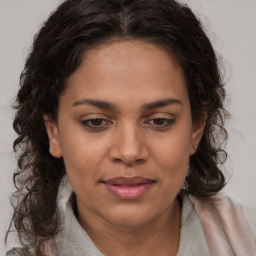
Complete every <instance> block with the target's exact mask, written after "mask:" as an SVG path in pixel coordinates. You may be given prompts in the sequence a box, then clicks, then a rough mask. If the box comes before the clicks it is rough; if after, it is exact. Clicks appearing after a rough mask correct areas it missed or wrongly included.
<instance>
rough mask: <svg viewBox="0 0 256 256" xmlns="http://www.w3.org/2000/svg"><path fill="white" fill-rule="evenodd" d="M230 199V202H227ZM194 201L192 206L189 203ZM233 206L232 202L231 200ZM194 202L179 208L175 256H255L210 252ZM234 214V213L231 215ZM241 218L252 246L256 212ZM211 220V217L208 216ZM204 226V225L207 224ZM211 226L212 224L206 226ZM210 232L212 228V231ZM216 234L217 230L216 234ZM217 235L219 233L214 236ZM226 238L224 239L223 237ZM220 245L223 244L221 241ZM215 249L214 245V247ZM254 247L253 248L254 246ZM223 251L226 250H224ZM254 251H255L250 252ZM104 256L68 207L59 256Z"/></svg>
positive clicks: (251, 253)
mask: <svg viewBox="0 0 256 256" xmlns="http://www.w3.org/2000/svg"><path fill="white" fill-rule="evenodd" d="M228 200H230V199H228ZM192 202H193V203H192ZM231 202H232V203H233V201H232V200H231ZM195 204H196V202H195V201H194V200H193V198H192V200H191V199H190V198H189V197H188V196H185V197H184V199H183V205H182V218H181V232H180V244H179V249H178V253H177V256H193V255H195V256H200V255H202V256H208V255H209V256H212V255H225V256H229V255H230V256H231V255H239V256H249V255H250V256H254V255H256V250H255V253H254V252H253V251H252V252H249V254H248V253H247V254H241V255H240V254H236V252H228V253H229V254H219V253H222V252H224V251H222V250H223V249H222V247H220V249H218V248H216V253H218V254H216V253H214V252H210V250H209V246H208V243H207V241H206V236H205V231H204V229H203V226H202V224H201V221H202V220H201V219H200V218H199V216H198V213H197V212H199V211H200V210H197V211H196V207H194V206H195ZM232 214H233V213H232ZM244 215H245V217H246V219H247V223H248V227H249V226H250V231H251V232H252V233H254V238H253V240H254V245H255V237H256V211H252V210H250V209H249V208H246V207H245V208H244ZM209 217H210V216H209ZM208 224H209V223H207V224H206V225H208ZM209 225H211V224H209ZM212 231H213V232H215V231H214V229H213V230H212ZM216 232H217V231H216ZM216 234H217V235H218V236H219V234H218V233H216ZM222 239H225V238H222ZM221 243H222V242H221ZM214 247H215V245H214ZM255 248H256V247H255ZM224 250H225V252H226V248H224ZM252 250H254V249H252ZM81 255H84V256H104V255H103V254H102V253H101V252H100V251H99V250H98V249H97V248H96V246H95V245H94V244H93V242H92V241H91V239H90V237H89V236H88V234H87V233H86V232H85V231H84V229H83V228H82V227H81V226H80V224H79V223H78V221H77V219H76V217H75V215H74V212H73V209H72V206H71V203H68V204H67V211H66V219H65V225H64V230H63V233H62V236H61V239H60V245H59V254H58V256H81Z"/></svg>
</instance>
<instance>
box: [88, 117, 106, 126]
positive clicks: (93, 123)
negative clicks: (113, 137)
mask: <svg viewBox="0 0 256 256" xmlns="http://www.w3.org/2000/svg"><path fill="white" fill-rule="evenodd" d="M103 121H104V120H103V119H101V118H97V119H91V120H89V121H88V123H90V124H91V126H101V125H102V124H103Z"/></svg>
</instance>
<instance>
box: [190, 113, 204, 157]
mask: <svg viewBox="0 0 256 256" xmlns="http://www.w3.org/2000/svg"><path fill="white" fill-rule="evenodd" d="M206 120H207V113H206V112H205V111H204V112H202V114H200V115H198V116H197V117H196V118H195V120H194V121H193V125H192V134H191V150H190V155H193V154H194V153H195V152H196V150H197V147H198V145H199V143H200V140H201V138H202V136H203V133H204V127H205V123H206Z"/></svg>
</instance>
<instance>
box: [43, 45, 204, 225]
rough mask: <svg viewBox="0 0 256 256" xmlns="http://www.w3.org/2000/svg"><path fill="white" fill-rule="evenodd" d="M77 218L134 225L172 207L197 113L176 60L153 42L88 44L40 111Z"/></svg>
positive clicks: (193, 140)
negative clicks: (60, 90)
mask: <svg viewBox="0 0 256 256" xmlns="http://www.w3.org/2000/svg"><path fill="white" fill-rule="evenodd" d="M45 120H46V121H48V122H46V128H47V132H48V136H49V141H50V153H51V154H52V155H53V156H54V157H63V159H64V162H65V167H66V172H67V176H68V179H69V181H70V184H71V186H72V188H73V189H74V192H75V194H76V198H77V207H78V212H79V218H80V219H83V218H87V219H89V220H92V221H95V222H97V221H98V222H102V223H104V222H105V223H108V224H109V223H110V224H114V225H119V226H136V225H142V224H144V223H147V222H150V221H153V220H155V219H157V218H159V217H161V216H162V215H163V214H164V213H166V212H168V211H171V210H172V209H173V206H174V202H175V199H176V196H177V194H178V193H179V191H180V189H181V187H182V185H183V183H184V180H185V177H186V174H187V170H188V164H189V157H190V155H191V154H193V153H194V152H195V149H194V148H193V144H196V145H197V144H198V143H199V140H200V138H201V135H202V132H203V126H204V121H203V120H198V121H196V122H192V119H191V110H190V102H189V97H188V93H187V89H186V83H185V79H184V75H183V72H182V69H181V67H180V65H179V63H178V62H177V61H176V60H175V58H173V57H172V56H171V55H170V54H168V53H167V52H166V51H165V50H163V49H162V48H160V47H157V46H154V45H151V44H148V43H144V42H141V41H129V42H115V43H112V44H108V45H102V46H100V47H97V48H95V49H92V50H90V51H89V52H87V53H86V54H85V55H84V56H83V62H82V64H81V65H80V67H79V68H78V69H77V70H76V71H75V72H74V73H73V74H72V75H71V77H70V78H69V79H68V84H67V89H66V90H65V92H64V94H63V95H61V96H60V101H59V110H58V120H57V124H56V123H55V122H54V121H51V120H50V119H48V117H45Z"/></svg>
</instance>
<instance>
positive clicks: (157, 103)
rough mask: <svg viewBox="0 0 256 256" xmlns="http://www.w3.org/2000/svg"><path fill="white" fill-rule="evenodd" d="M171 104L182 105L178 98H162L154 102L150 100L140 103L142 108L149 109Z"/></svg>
mask: <svg viewBox="0 0 256 256" xmlns="http://www.w3.org/2000/svg"><path fill="white" fill-rule="evenodd" d="M171 104H179V105H182V102H181V101H180V100H178V99H173V98H172V99H164V100H158V101H155V102H150V103H146V104H143V105H142V109H145V110H149V109H154V108H161V107H166V106H168V105H171Z"/></svg>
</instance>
